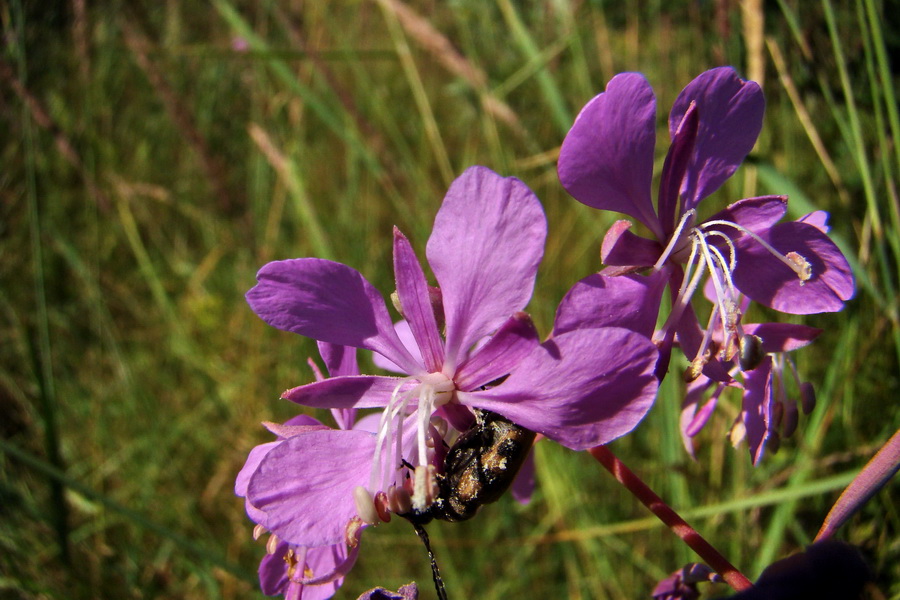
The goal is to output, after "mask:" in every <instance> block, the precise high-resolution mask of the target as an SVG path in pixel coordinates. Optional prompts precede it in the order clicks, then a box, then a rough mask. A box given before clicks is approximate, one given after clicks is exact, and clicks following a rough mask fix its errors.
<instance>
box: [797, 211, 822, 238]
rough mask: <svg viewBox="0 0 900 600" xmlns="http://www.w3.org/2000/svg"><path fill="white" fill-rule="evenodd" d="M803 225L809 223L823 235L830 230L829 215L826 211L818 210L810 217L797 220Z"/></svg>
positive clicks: (806, 216)
mask: <svg viewBox="0 0 900 600" xmlns="http://www.w3.org/2000/svg"><path fill="white" fill-rule="evenodd" d="M797 220H798V221H799V222H801V223H807V224H809V225H812V226H813V227H815V228H816V229H818V230H819V231H821V232H822V233H828V231H829V230H830V228H829V227H828V213H827V212H825V211H824V210H816V211H813V212H811V213H809V214H808V215H804V216H802V217H800V218H799V219H797Z"/></svg>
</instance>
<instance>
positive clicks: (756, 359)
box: [681, 284, 822, 464]
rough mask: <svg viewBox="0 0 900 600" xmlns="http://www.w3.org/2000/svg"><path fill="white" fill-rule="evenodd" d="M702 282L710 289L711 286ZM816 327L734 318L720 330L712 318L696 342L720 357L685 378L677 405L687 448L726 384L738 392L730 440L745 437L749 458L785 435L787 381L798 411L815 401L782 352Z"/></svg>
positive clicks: (791, 421)
mask: <svg viewBox="0 0 900 600" xmlns="http://www.w3.org/2000/svg"><path fill="white" fill-rule="evenodd" d="M706 287H707V290H706V291H707V295H710V294H711V293H712V292H711V290H710V288H711V287H712V286H711V285H710V284H707V286H706ZM736 300H738V310H739V311H740V312H744V311H746V309H747V307H748V305H749V301H748V300H747V299H746V298H742V297H740V296H739V297H738V298H737V299H736ZM821 333H822V330H821V329H816V328H814V327H808V326H805V325H794V324H790V323H741V322H739V321H738V322H736V323H733V324H732V326H731V329H730V330H729V331H728V332H727V333H725V331H724V329H723V325H722V323H721V322H720V321H718V320H714V321H713V322H712V323H711V324H710V326H709V328H708V329H707V330H706V331H705V332H703V338H704V339H703V342H702V345H703V347H705V348H720V349H721V351H720V352H718V353H717V354H718V355H720V358H718V359H715V360H713V361H711V362H710V363H708V365H707V368H706V369H705V372H704V373H703V374H697V375H698V376H697V377H696V378H695V379H694V380H693V381H691V382H690V383H689V384H688V390H687V394H686V396H685V399H684V403H683V405H682V412H681V431H682V439H683V441H684V445H685V448H686V449H687V451H688V453H689V454H690V455H691V456H694V444H693V440H692V438H693V437H694V436H696V435H697V434H698V433H699V432H700V430H701V429H703V427H704V426H705V425H706V423H707V422H708V421H709V418H710V417H711V416H712V413H713V412H714V411H715V408H716V406H717V405H718V402H719V400H720V398H721V395H722V393H723V392H724V391H725V390H727V389H730V388H737V389H740V390H741V392H742V394H741V395H742V401H741V411H740V414H739V416H738V420H737V422H736V423H735V425H734V427H733V428H732V431H731V441H732V443H734V444H735V445H736V444H737V443H739V442H740V441H742V440H744V439H746V440H747V444H748V447H749V449H750V456H751V459H752V461H753V464H757V463H758V462H759V461H760V459H761V458H762V455H763V451H764V449H765V448H766V447H767V446H768V447H769V448H770V449H771V450H772V451H773V452H774V451H775V450H777V448H778V444H779V442H780V440H781V438H782V437H785V438H787V437H790V436H791V435H792V434H793V432H794V430H795V429H796V428H797V421H798V417H799V410H798V403H797V401H796V400H795V399H794V398H793V397H792V395H791V394H790V393H789V391H788V390H789V388H790V387H791V386H792V385H793V387H795V388H796V389H797V392H798V393H799V395H800V398H801V403H800V404H801V405H802V407H803V411H804V412H806V413H808V412H810V411H811V410H812V407H813V404H814V402H815V399H814V395H813V391H812V385H811V384H810V383H808V382H801V381H800V377H799V375H798V373H797V369H796V367H795V366H794V363H793V361H792V360H791V359H790V357H789V356H788V352H792V351H794V350H797V349H799V348H802V347H804V346H806V345H808V344H810V343H812V342H813V341H814V340H815V339H816V338H817V337H818V336H819V334H821ZM736 378H741V379H742V382H741V381H738V380H737V379H736ZM707 396H708V398H707V399H706V400H705V401H703V399H704V397H707ZM701 401H702V405H701Z"/></svg>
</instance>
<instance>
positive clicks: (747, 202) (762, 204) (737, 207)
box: [706, 196, 788, 238]
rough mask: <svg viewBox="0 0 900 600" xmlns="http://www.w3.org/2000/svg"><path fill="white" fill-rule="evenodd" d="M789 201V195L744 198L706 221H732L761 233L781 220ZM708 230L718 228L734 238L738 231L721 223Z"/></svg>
mask: <svg viewBox="0 0 900 600" xmlns="http://www.w3.org/2000/svg"><path fill="white" fill-rule="evenodd" d="M787 202H788V199H787V196H759V197H757V198H744V199H743V200H738V201H737V202H735V203H734V204H729V205H728V207H727V208H726V209H725V210H720V211H719V212H717V213H716V214H714V215H713V216H711V217H710V218H709V219H707V220H706V221H707V222H709V221H730V222H732V223H737V224H738V225H741V226H742V227H746V228H747V229H749V230H750V231H752V232H754V233H761V232H763V231H765V230H767V229H769V228H770V227H772V226H773V225H774V224H775V223H777V222H778V221H780V220H781V217H783V216H784V214H785V213H786V212H787ZM707 230H718V231H721V232H723V233H725V235H727V236H728V237H732V238H733V237H735V232H736V230H735V229H734V228H733V227H725V226H721V225H714V226H710V227H708V228H707Z"/></svg>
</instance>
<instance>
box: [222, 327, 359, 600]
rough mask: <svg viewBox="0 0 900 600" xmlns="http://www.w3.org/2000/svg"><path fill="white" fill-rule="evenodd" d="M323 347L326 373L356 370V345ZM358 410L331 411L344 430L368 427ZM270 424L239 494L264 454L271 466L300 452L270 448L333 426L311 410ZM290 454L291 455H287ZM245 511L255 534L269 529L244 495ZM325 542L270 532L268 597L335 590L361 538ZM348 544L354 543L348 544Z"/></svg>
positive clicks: (291, 598)
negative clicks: (296, 540)
mask: <svg viewBox="0 0 900 600" xmlns="http://www.w3.org/2000/svg"><path fill="white" fill-rule="evenodd" d="M319 352H320V354H321V355H322V358H323V359H324V360H325V366H326V369H327V370H328V372H330V373H332V374H334V375H357V374H359V368H358V367H357V363H356V349H355V348H345V347H341V346H334V345H332V344H319ZM310 366H311V367H313V371H314V372H315V373H316V378H317V379H318V380H324V376H323V375H322V374H321V372H319V370H318V368H317V367H316V365H315V363H313V362H312V361H310ZM355 413H356V411H355V410H352V409H349V410H348V409H339V410H333V411H332V415H333V417H334V419H335V421H336V422H337V424H338V426H339V427H340V429H341V430H349V429H353V428H356V427H359V428H364V425H363V423H362V422H360V423H358V424H357V423H355V421H356V414H355ZM265 425H266V427H267V429H269V430H270V431H271V432H272V433H274V434H275V435H276V436H277V437H278V440H277V441H275V442H269V443H265V444H261V445H259V446H257V447H255V448H254V449H253V450H252V451H251V452H250V456H249V457H248V459H247V461H246V463H245V465H244V467H243V468H242V469H241V472H240V473H239V474H238V477H237V480H236V482H235V494H236V495H238V496H240V497H245V498H246V496H247V490H248V487H249V482H250V479H251V477H253V476H254V475H255V474H256V472H257V471H258V470H259V468H260V464H261V463H263V461H265V460H266V459H269V460H268V462H267V463H266V467H265V468H268V469H271V468H274V469H286V468H291V463H292V462H295V461H296V460H298V459H302V457H298V456H292V455H290V454H288V455H284V454H281V456H282V457H283V458H282V459H281V460H274V457H269V454H270V452H271V451H272V450H273V449H275V448H277V447H279V446H280V445H281V444H282V443H284V442H285V441H287V440H289V439H291V438H293V437H295V436H302V435H305V434H308V433H311V432H316V431H331V429H330V428H329V427H326V426H325V425H323V424H322V423H320V422H319V421H318V420H316V419H314V418H313V417H310V416H307V415H298V416H297V417H294V418H293V419H290V420H289V421H287V422H286V423H284V424H282V425H278V424H275V423H266V424H265ZM284 458H286V459H287V460H284ZM245 505H246V510H247V515H248V516H249V517H250V519H251V520H253V521H254V522H255V523H256V524H257V525H256V528H255V529H254V532H253V533H254V537H255V538H258V537H259V536H261V535H263V534H264V533H265V531H266V530H267V524H268V519H267V515H266V513H265V512H264V511H262V510H260V509H258V508H257V507H255V506H253V504H252V503H251V501H250V500H249V499H246V500H245ZM348 542H349V544H348V543H345V542H344V541H342V542H339V543H337V544H331V545H327V546H317V547H306V546H297V545H293V544H289V543H287V542H285V541H283V540H281V539H279V538H278V536H277V535H274V534H273V535H271V536H270V537H269V541H268V543H267V544H266V556H265V557H264V558H263V559H262V561H261V562H260V565H259V581H260V587H261V589H262V591H263V593H264V594H266V595H268V596H279V595H280V596H284V597H285V598H286V599H288V600H299V599H300V598H301V597H302V598H304V599H305V600H310V599H313V600H325V599H326V598H330V597H331V596H333V595H334V593H335V592H336V591H337V590H338V588H340V586H341V584H342V583H343V580H344V575H345V574H346V573H347V572H348V571H349V570H350V569H351V568H352V567H353V565H354V564H355V562H356V557H357V555H358V552H359V544H358V537H357V538H355V539H352V540H348ZM348 545H349V546H350V548H349V549H348Z"/></svg>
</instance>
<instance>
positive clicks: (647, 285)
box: [553, 270, 668, 337]
mask: <svg viewBox="0 0 900 600" xmlns="http://www.w3.org/2000/svg"><path fill="white" fill-rule="evenodd" d="M667 281H668V273H667V271H665V270H660V271H655V272H653V273H651V274H650V275H648V276H643V275H622V276H619V277H606V276H605V275H601V274H599V273H597V274H595V275H590V276H588V277H585V278H584V279H582V280H581V281H579V282H578V283H576V284H575V285H574V286H572V289H570V290H569V291H568V292H567V293H566V295H565V297H564V298H563V299H562V302H560V303H559V308H557V309H556V320H555V321H554V323H553V335H554V336H556V335H560V334H563V333H566V332H567V331H573V330H575V329H590V328H597V327H611V326H617V327H624V328H625V329H630V330H632V331H635V332H637V333H640V334H643V335H645V336H647V337H650V336H651V335H653V330H654V328H655V327H656V316H657V314H659V306H660V302H661V299H662V293H663V290H665V287H666V282H667Z"/></svg>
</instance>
